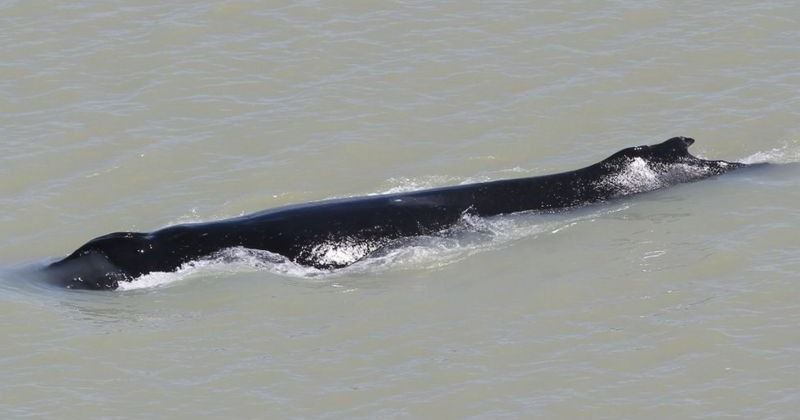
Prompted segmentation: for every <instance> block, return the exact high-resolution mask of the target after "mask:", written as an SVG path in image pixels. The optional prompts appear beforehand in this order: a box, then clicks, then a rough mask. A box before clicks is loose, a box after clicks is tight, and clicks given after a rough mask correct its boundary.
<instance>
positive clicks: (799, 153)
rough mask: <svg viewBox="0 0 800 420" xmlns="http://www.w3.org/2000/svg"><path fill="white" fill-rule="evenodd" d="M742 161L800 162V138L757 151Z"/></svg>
mask: <svg viewBox="0 0 800 420" xmlns="http://www.w3.org/2000/svg"><path fill="white" fill-rule="evenodd" d="M741 162H742V163H747V164H755V163H798V162H800V140H792V141H787V142H785V143H784V144H783V145H781V146H780V147H776V148H774V149H771V150H767V151H762V152H756V153H753V154H752V155H750V156H747V157H746V158H744V159H742V160H741Z"/></svg>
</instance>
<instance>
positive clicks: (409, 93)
mask: <svg viewBox="0 0 800 420" xmlns="http://www.w3.org/2000/svg"><path fill="white" fill-rule="evenodd" d="M798 21H800V8H798V7H797V6H796V5H795V4H794V3H792V2H781V1H767V2H736V3H731V2H721V1H708V2H702V3H669V4H668V3H662V2H650V1H648V2H639V1H636V2H634V1H610V2H596V3H590V2H564V1H559V2H537V3H535V4H533V3H531V2H522V1H502V2H492V3H487V2H477V1H475V2H473V1H442V2H436V3H430V2H415V1H396V2H382V3H375V2H357V1H337V2H315V1H299V2H269V3H264V2H246V1H227V2H219V1H217V2H207V1H203V0H201V1H194V2H171V3H168V4H164V3H161V2H147V1H141V2H135V3H134V2H120V1H118V2H107V1H106V2H99V1H75V2H70V3H63V4H59V3H53V4H49V5H46V6H45V5H42V4H39V3H37V2H24V1H0V337H3V340H2V345H0V417H3V418H20V417H57V418H86V417H129V416H132V415H137V416H142V417H193V418H194V417H212V418H219V417H222V416H230V417H239V418H241V417H251V418H254V417H258V418H263V417H278V416H280V417H289V416H303V417H335V418H338V417H370V418H374V417H380V418H386V417H391V418H394V417H412V418H413V417H427V418H432V417H468V416H478V417H534V416H536V417H546V418H578V417H599V418H621V417H622V418H624V417H627V418H652V417H656V418H687V417H691V418H697V417H721V416H739V417H744V418H787V417H793V416H794V415H795V413H796V408H797V406H798V405H800V385H798V382H797V378H798V377H800V368H798V366H800V333H798V330H797V325H798V323H799V322H800V315H798V314H800V303H798V302H800V292H799V291H798V288H797V284H796V278H797V277H796V273H797V272H798V270H800V240H799V239H798V238H800V231H798V228H797V220H798V216H799V215H800V210H798V209H800V188H798V186H800V185H799V184H800V181H799V180H800V168H799V167H798V166H797V165H795V164H793V163H796V162H798V161H800V143H799V142H798V141H800V123H798V121H800V118H798V117H800V115H799V114H800V112H798V109H800V108H799V106H800V95H799V94H798V93H797V92H798V91H800V71H798V70H797V57H798V54H799V53H800V47H798V42H797V40H798V37H800V29H798V28H800V25H798ZM675 135H687V136H692V137H694V138H696V139H698V142H697V144H696V145H695V146H693V148H692V150H693V151H694V153H697V154H699V155H701V156H705V157H708V158H722V159H731V160H734V159H744V160H748V161H753V162H755V161H768V162H775V163H782V164H783V165H780V166H774V167H772V168H768V169H765V170H758V171H746V172H739V173H731V174H728V175H726V176H723V177H720V178H718V179H714V180H708V181H704V182H700V183H695V184H688V185H681V186H677V187H673V188H670V189H665V190H659V191H656V192H653V193H648V194H645V195H640V196H637V197H631V198H628V199H624V200H620V201H617V202H613V203H608V204H605V205H600V206H592V207H587V208H584V209H580V210H578V211H575V212H570V213H565V214H557V215H538V216H537V215H527V216H525V215H522V216H512V217H507V218H499V219H493V220H473V221H471V222H470V223H472V225H470V226H471V227H472V229H465V230H464V231H463V232H462V233H461V235H460V236H456V237H454V238H450V239H448V238H420V239H418V240H416V241H415V242H411V243H408V244H407V245H406V246H404V247H399V248H398V249H396V250H394V251H392V252H388V253H386V254H384V255H380V256H377V257H375V258H373V259H371V260H370V261H368V262H366V263H365V264H361V265H358V266H355V267H352V268H350V269H347V270H344V271H343V272H340V273H337V274H334V275H328V274H325V273H318V272H314V271H313V270H306V269H303V268H302V267H298V266H294V265H292V264H291V263H287V262H285V261H284V262H281V261H276V262H274V263H263V260H262V259H258V258H251V257H252V255H250V254H248V252H247V251H244V250H233V251H231V252H232V253H234V255H232V256H233V257H237V258H228V259H224V260H225V261H228V262H225V261H216V262H215V261H204V262H199V263H197V264H195V265H194V266H189V267H184V268H183V269H182V270H181V271H180V272H179V273H176V274H161V275H158V274H154V275H150V276H146V277H144V278H142V279H139V280H138V281H137V282H136V283H135V284H131V285H129V286H130V287H129V289H130V290H123V291H118V292H111V293H97V292H74V291H65V290H54V289H52V288H49V287H45V286H43V285H41V284H39V283H37V282H34V281H31V280H30V279H29V278H28V276H27V275H26V272H27V271H26V270H29V267H30V266H35V265H37V264H43V263H45V262H47V261H51V260H52V259H54V258H57V257H61V256H64V255H66V254H67V253H69V252H71V251H72V250H74V249H75V248H77V247H78V246H80V245H81V244H83V243H84V242H85V241H87V240H88V239H90V238H92V237H95V236H98V235H101V234H105V233H108V232H112V231H120V230H141V231H146V230H153V229H157V228H159V227H163V226H166V225H169V224H174V223H182V222H190V221H205V220H215V219H219V218H224V217H232V216H237V215H240V214H244V213H249V212H253V211H258V210H262V209H266V208H271V207H276V206H280V205H284V204H290V203H298V202H305V201H311V200H319V199H324V198H330V197H345V196H355V195H365V194H375V193H382V192H392V191H404V190H413V189H419V188H426V187H435V186H442V185H452V184H458V183H463V182H474V181H482V180H489V179H501V178H510V177H520V176H532V175H539V174H544V173H549V172H555V171H562V170H567V169H573V168H577V167H581V166H584V165H587V164H590V163H594V162H596V161H598V160H600V159H602V158H604V157H606V156H607V155H609V154H611V153H613V152H615V151H617V150H619V149H621V148H623V147H627V146H632V145H638V144H644V143H655V142H659V141H661V140H664V139H666V138H668V137H672V136H675ZM470 226H467V227H470ZM231 260H233V261H231Z"/></svg>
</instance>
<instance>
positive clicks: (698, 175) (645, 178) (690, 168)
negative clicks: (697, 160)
mask: <svg viewBox="0 0 800 420" xmlns="http://www.w3.org/2000/svg"><path fill="white" fill-rule="evenodd" d="M715 173H716V171H715V170H714V168H711V167H705V166H701V165H691V164H688V163H670V164H665V163H654V162H648V161H647V160H645V159H642V158H640V157H637V158H633V159H631V160H630V161H629V162H628V164H627V165H625V166H624V167H623V168H622V169H621V170H620V171H618V172H617V173H615V174H613V175H610V176H608V177H606V178H604V179H602V180H600V181H598V182H597V185H598V186H599V187H601V188H605V189H610V190H612V191H614V193H615V195H616V196H623V195H629V194H637V193H643V192H647V191H653V190H657V189H659V188H664V187H668V186H671V185H675V184H679V183H683V182H690V181H694V180H698V179H702V178H705V177H708V176H711V175H714V174H715Z"/></svg>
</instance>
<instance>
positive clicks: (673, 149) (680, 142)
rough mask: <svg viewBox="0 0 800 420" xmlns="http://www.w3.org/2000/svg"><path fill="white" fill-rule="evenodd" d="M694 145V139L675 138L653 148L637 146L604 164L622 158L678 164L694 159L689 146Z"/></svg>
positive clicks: (624, 150)
mask: <svg viewBox="0 0 800 420" xmlns="http://www.w3.org/2000/svg"><path fill="white" fill-rule="evenodd" d="M692 144H694V139H692V138H689V137H673V138H671V139H669V140H667V141H664V142H662V143H658V144H654V145H652V146H636V147H629V148H627V149H622V150H620V151H619V152H617V153H614V154H613V155H611V156H610V157H608V158H607V159H605V160H604V161H603V162H608V163H611V162H616V161H618V160H619V159H620V158H624V159H635V158H642V159H646V160H649V161H656V162H677V161H680V160H684V159H686V158H690V157H692V155H690V154H689V146H691V145H692Z"/></svg>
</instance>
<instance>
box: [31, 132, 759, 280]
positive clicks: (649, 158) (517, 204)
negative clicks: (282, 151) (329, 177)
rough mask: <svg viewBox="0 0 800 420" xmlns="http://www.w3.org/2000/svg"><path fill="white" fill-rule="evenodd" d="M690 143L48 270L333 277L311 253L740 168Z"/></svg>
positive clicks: (322, 209) (124, 236) (96, 276)
mask: <svg viewBox="0 0 800 420" xmlns="http://www.w3.org/2000/svg"><path fill="white" fill-rule="evenodd" d="M692 143H694V140H692V139H690V138H686V137H675V138H672V139H669V140H667V141H665V142H663V143H660V144H657V145H653V146H638V147H632V148H628V149H624V150H621V151H619V152H617V153H615V154H614V155H612V156H611V157H609V158H607V159H605V160H603V161H601V162H599V163H596V164H594V165H591V166H588V167H586V168H583V169H578V170H575V171H569V172H563V173H559V174H554V175H546V176H539V177H532V178H521V179H511V180H501V181H493V182H485V183H478V184H470V185H459V186H453V187H445V188H437V189H431V190H423V191H414V192H408V193H400V194H389V195H379V196H371V197H358V198H348V199H341V200H329V201H322V202H316V203H308V204H301V205H295V206H289V207H281V208H277V209H272V210H266V211H262V212H259V213H254V214H250V215H246V216H242V217H237V218H233V219H226V220H220V221H215V222H208V223H196V224H185V225H177V226H171V227H167V228H164V229H160V230H157V231H154V232H151V233H136V232H119V233H112V234H109V235H105V236H101V237H98V238H95V239H93V240H91V241H89V242H88V243H86V244H85V245H83V246H82V247H80V248H79V249H78V250H76V251H75V252H73V253H72V254H71V255H69V256H68V257H66V258H64V259H63V260H60V261H58V262H55V263H53V264H51V265H50V266H48V267H47V268H46V269H45V271H46V272H47V273H48V277H49V278H50V279H51V281H52V282H53V283H56V284H59V285H61V286H64V287H69V288H81V289H115V288H116V287H117V285H118V282H120V281H130V280H132V279H133V278H136V277H138V276H140V275H142V274H147V273H150V272H154V271H174V270H176V269H177V268H178V267H180V266H181V265H182V264H184V263H186V262H189V261H192V260H196V259H198V258H202V257H205V256H209V255H213V254H214V253H216V252H219V251H221V250H223V249H226V248H231V247H245V248H251V249H259V250H266V251H270V252H273V253H277V254H281V255H283V256H285V257H287V258H289V259H291V260H292V261H295V262H297V263H299V264H304V265H309V266H314V267H317V268H323V269H334V268H339V267H343V266H345V265H347V264H345V263H334V262H330V261H326V260H324V259H321V258H320V256H319V255H317V254H316V253H315V251H314V249H315V246H317V245H319V244H321V243H331V244H335V243H337V242H347V243H349V244H353V243H357V244H362V245H363V246H364V248H365V249H366V250H367V252H366V254H368V253H369V252H372V251H374V250H376V249H379V248H380V247H382V246H385V245H387V244H389V243H391V242H392V241H394V240H397V239H400V238H404V237H411V236H418V235H429V234H435V233H437V232H440V231H442V230H445V229H447V228H450V227H452V226H454V225H455V224H456V223H458V222H459V220H460V219H461V218H462V217H463V215H464V214H465V213H472V214H475V215H478V216H494V215H498V214H508V213H515V212H521V211H530V210H540V211H552V210H557V209H563V208H569V207H574V206H578V205H583V204H589V203H595V202H599V201H604V200H608V199H611V198H616V197H619V196H622V195H626V194H628V193H629V192H628V193H626V192H625V191H624V190H620V189H619V188H617V187H616V186H615V185H614V184H613V183H609V182H602V181H603V180H606V179H608V178H609V177H610V176H613V175H615V174H618V173H619V172H620V171H621V170H623V169H624V168H625V167H626V166H627V165H629V164H630V163H631V162H632V161H633V160H634V159H643V160H644V161H645V162H647V163H648V165H651V166H652V167H653V168H654V170H656V171H668V170H669V169H670V168H672V167H674V166H676V165H684V166H686V165H688V166H690V167H694V168H699V169H702V171H699V172H696V173H695V174H694V175H693V176H692V177H691V178H685V177H684V178H681V179H679V180H678V181H677V182H686V181H694V180H697V179H701V178H706V177H709V176H715V175H719V174H722V173H724V172H727V171H730V170H732V169H736V168H739V167H742V166H745V165H744V164H741V163H734V162H725V161H710V160H702V159H698V158H696V157H694V156H692V155H690V154H689V152H688V147H689V146H690V145H691V144H692ZM673 183H674V182H673Z"/></svg>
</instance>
